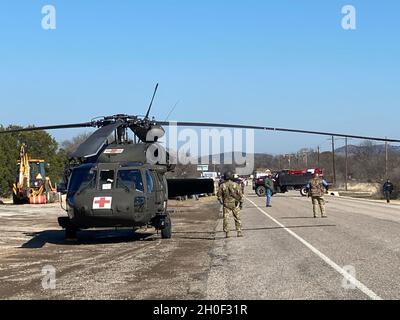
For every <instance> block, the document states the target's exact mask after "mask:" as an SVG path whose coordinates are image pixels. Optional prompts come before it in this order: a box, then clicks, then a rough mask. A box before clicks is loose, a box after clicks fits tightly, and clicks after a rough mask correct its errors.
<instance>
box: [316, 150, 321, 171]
mask: <svg viewBox="0 0 400 320" xmlns="http://www.w3.org/2000/svg"><path fill="white" fill-rule="evenodd" d="M320 154H321V149H320V147H319V146H318V150H317V167H318V168H319V167H320V163H319V157H320Z"/></svg>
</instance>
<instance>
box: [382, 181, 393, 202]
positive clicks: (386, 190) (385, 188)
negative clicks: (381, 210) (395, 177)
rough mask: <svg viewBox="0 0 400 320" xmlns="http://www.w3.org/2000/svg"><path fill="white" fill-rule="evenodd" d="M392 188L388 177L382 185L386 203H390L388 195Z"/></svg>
mask: <svg viewBox="0 0 400 320" xmlns="http://www.w3.org/2000/svg"><path fill="white" fill-rule="evenodd" d="M393 190H394V186H393V183H392V182H391V181H390V180H389V179H388V180H387V181H386V182H385V184H384V185H383V194H384V195H385V199H386V201H387V203H390V197H391V195H392V193H393Z"/></svg>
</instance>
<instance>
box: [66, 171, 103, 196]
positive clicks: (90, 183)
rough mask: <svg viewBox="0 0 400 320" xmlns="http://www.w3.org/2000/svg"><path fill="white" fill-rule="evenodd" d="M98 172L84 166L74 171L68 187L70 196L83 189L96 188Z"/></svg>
mask: <svg viewBox="0 0 400 320" xmlns="http://www.w3.org/2000/svg"><path fill="white" fill-rule="evenodd" d="M95 186H96V170H93V168H92V167H89V166H83V167H80V168H76V169H74V170H73V171H72V175H71V178H70V180H69V185H68V196H71V195H74V194H75V193H76V192H77V191H79V190H82V189H83V188H95Z"/></svg>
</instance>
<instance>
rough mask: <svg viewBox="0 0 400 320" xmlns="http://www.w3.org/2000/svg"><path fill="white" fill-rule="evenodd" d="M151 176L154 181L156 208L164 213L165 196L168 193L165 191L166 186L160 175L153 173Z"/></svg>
mask: <svg viewBox="0 0 400 320" xmlns="http://www.w3.org/2000/svg"><path fill="white" fill-rule="evenodd" d="M151 175H152V177H153V180H154V193H155V204H156V208H157V211H158V212H163V211H164V209H165V204H164V200H165V197H164V194H165V192H166V191H165V190H164V186H163V184H162V180H161V179H160V175H159V174H158V173H157V172H155V171H151Z"/></svg>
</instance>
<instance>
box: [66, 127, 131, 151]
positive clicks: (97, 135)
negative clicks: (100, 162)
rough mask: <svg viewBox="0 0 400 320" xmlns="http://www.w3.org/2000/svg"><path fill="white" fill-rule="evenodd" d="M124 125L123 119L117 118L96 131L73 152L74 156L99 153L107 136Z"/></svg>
mask: <svg viewBox="0 0 400 320" xmlns="http://www.w3.org/2000/svg"><path fill="white" fill-rule="evenodd" d="M122 125H124V122H123V121H122V120H117V121H115V122H114V123H111V124H108V125H106V126H104V127H101V128H100V129H98V130H97V131H95V132H94V133H93V134H92V135H91V136H90V137H89V138H88V139H86V140H85V141H84V142H83V143H82V144H81V145H80V146H79V147H78V148H77V149H76V150H75V151H74V153H72V155H71V156H72V157H73V158H90V157H93V156H95V155H97V154H98V153H99V151H100V150H101V148H102V147H103V146H104V144H105V143H106V141H107V138H108V137H109V135H110V134H111V133H113V132H114V130H116V129H118V128H119V127H120V126H122Z"/></svg>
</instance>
